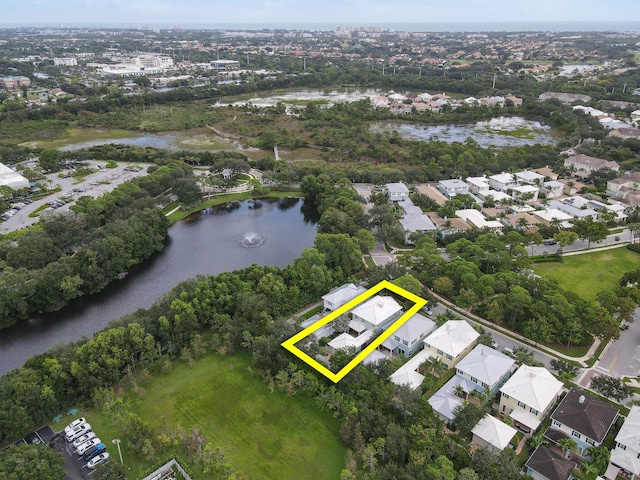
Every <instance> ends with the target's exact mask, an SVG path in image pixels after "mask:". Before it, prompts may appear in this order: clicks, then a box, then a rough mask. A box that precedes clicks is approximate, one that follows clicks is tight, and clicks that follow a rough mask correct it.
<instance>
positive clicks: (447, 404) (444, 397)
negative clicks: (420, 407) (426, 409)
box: [428, 375, 474, 423]
mask: <svg viewBox="0 0 640 480" xmlns="http://www.w3.org/2000/svg"><path fill="white" fill-rule="evenodd" d="M473 390H474V386H473V384H472V383H471V382H470V381H469V380H467V379H466V378H464V377H461V376H460V375H454V376H453V377H452V378H451V379H450V380H449V381H448V382H447V383H445V384H444V385H443V386H442V387H440V389H439V390H438V391H437V392H436V393H434V394H433V395H432V396H431V397H430V398H429V400H428V402H429V405H431V408H433V411H434V412H435V413H437V414H438V416H439V417H440V418H441V419H442V420H443V421H444V422H445V423H451V422H453V420H454V418H455V410H456V408H457V407H459V406H461V405H462V404H463V402H464V401H465V399H466V397H467V396H468V395H469V394H470V393H471V392H473Z"/></svg>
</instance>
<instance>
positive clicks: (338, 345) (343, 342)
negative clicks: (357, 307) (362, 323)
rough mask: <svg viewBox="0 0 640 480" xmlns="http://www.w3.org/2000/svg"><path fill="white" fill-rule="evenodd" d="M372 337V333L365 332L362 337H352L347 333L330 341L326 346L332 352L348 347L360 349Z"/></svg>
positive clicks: (369, 331)
mask: <svg viewBox="0 0 640 480" xmlns="http://www.w3.org/2000/svg"><path fill="white" fill-rule="evenodd" d="M372 335H373V331H371V330H367V331H366V332H364V333H363V334H362V335H358V336H357V337H352V336H351V335H349V334H348V333H341V334H340V335H338V336H337V337H336V338H334V339H333V340H331V341H330V342H329V343H328V345H329V346H330V347H331V348H333V349H334V350H340V349H343V348H348V347H355V348H360V347H362V346H363V345H364V344H365V343H367V341H368V340H369V339H370V338H371V336H372Z"/></svg>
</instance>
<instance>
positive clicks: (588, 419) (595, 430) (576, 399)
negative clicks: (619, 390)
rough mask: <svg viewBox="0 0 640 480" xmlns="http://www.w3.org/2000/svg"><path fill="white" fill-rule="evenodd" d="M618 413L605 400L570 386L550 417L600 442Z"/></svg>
mask: <svg viewBox="0 0 640 480" xmlns="http://www.w3.org/2000/svg"><path fill="white" fill-rule="evenodd" d="M618 413H619V410H618V409H617V408H615V407H612V406H611V405H609V404H608V403H607V402H604V401H602V400H600V399H598V398H595V397H593V396H591V395H589V394H588V393H583V392H580V391H578V390H576V389H574V388H572V389H571V390H570V391H569V393H567V395H566V396H565V397H564V398H563V399H562V402H560V404H559V405H558V407H557V408H556V409H555V411H554V412H553V413H552V414H551V418H552V419H553V420H557V421H558V422H560V423H562V424H564V425H566V426H568V427H570V428H571V429H573V430H576V431H577V432H580V433H582V434H583V435H586V436H587V437H589V438H591V439H593V440H596V441H597V442H598V443H602V441H603V440H604V438H605V437H606V435H607V432H608V431H609V429H610V428H611V425H613V422H615V420H616V418H617V417H618ZM638 431H640V430H638Z"/></svg>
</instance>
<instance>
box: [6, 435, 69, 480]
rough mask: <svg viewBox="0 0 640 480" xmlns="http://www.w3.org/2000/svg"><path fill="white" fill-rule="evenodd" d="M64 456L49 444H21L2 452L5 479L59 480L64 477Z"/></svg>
mask: <svg viewBox="0 0 640 480" xmlns="http://www.w3.org/2000/svg"><path fill="white" fill-rule="evenodd" d="M63 465H64V458H63V457H62V455H61V454H59V453H57V452H55V451H54V450H53V449H52V448H51V447H49V446H48V445H44V444H41V445H32V444H21V445H17V446H15V445H14V446H13V447H11V448H9V449H8V450H5V451H3V452H0V478H2V479H3V480H25V479H27V478H33V479H36V478H37V479H38V480H59V479H60V478H64V476H65V471H64V468H63Z"/></svg>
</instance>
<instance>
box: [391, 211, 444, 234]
mask: <svg viewBox="0 0 640 480" xmlns="http://www.w3.org/2000/svg"><path fill="white" fill-rule="evenodd" d="M400 224H401V225H402V228H404V229H405V230H407V231H409V232H426V231H432V230H437V229H436V226H435V225H434V224H433V222H432V221H431V220H430V219H429V217H427V216H426V215H424V214H423V213H422V212H420V213H419V214H417V215H416V214H414V213H412V214H407V215H405V216H403V217H402V218H401V219H400Z"/></svg>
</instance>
